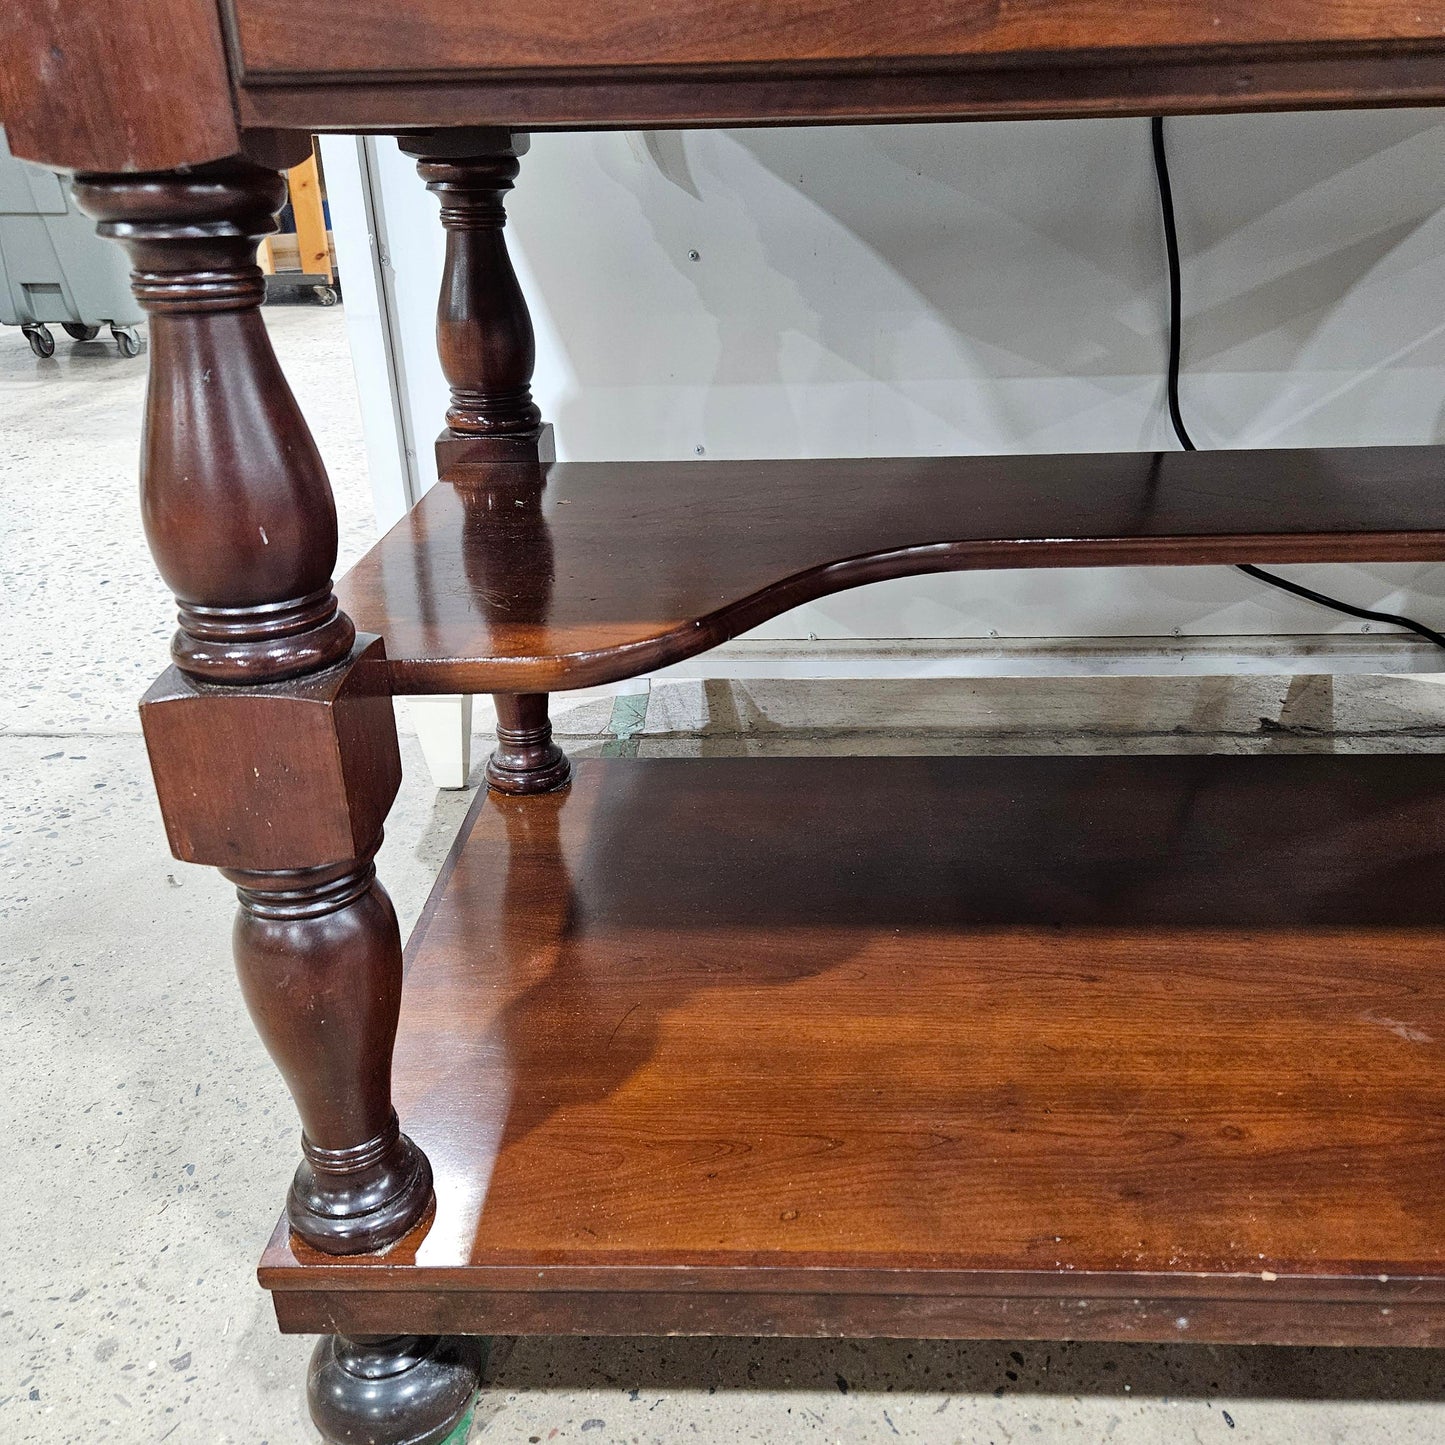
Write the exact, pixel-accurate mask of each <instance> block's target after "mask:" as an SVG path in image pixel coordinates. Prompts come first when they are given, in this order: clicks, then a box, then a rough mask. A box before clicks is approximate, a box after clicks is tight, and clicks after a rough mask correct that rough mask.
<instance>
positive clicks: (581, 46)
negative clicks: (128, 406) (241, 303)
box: [231, 0, 1445, 79]
mask: <svg viewBox="0 0 1445 1445" xmlns="http://www.w3.org/2000/svg"><path fill="white" fill-rule="evenodd" d="M231 8H232V10H233V12H234V14H235V19H236V30H237V35H238V38H239V58H240V60H241V62H242V64H243V66H244V68H245V73H246V77H247V79H254V78H256V77H258V76H261V75H265V74H274V73H281V74H297V75H300V74H309V75H356V74H363V75H402V74H408V73H411V74H444V73H456V72H464V71H473V72H478V73H482V72H487V73H492V74H496V73H498V72H506V71H543V72H548V71H551V72H589V71H591V72H596V71H600V70H607V69H626V68H628V67H646V68H648V69H656V68H659V67H668V66H675V67H684V66H692V67H700V68H701V67H708V68H715V69H727V68H732V69H738V68H742V67H761V66H798V65H808V64H812V65H819V64H828V65H834V66H848V65H852V66H854V67H859V66H863V65H867V66H869V67H873V66H877V65H878V64H880V63H881V64H895V63H899V62H903V63H909V62H917V61H919V60H928V61H951V60H960V59H974V58H980V57H993V58H1007V57H1011V56H1023V55H1048V56H1050V57H1052V58H1053V59H1054V61H1055V62H1056V63H1057V62H1065V63H1066V62H1067V61H1069V60H1070V59H1072V58H1074V57H1091V56H1095V55H1098V54H1100V53H1110V52H1115V53H1118V52H1126V53H1130V52H1131V53H1134V55H1135V56H1136V58H1137V57H1139V56H1142V55H1146V54H1152V53H1154V52H1158V51H1183V50H1190V49H1201V48H1207V49H1209V50H1211V51H1215V52H1221V51H1225V50H1230V49H1234V50H1242V49H1248V50H1250V51H1252V52H1256V53H1257V54H1259V55H1260V57H1261V58H1264V57H1267V56H1270V55H1277V54H1282V53H1285V52H1289V53H1293V54H1296V55H1298V54H1300V53H1301V52H1305V51H1311V50H1313V51H1316V52H1326V51H1329V50H1331V49H1334V50H1338V51H1340V52H1347V51H1355V52H1359V51H1362V50H1363V49H1365V48H1367V47H1368V48H1375V49H1379V48H1387V47H1389V46H1391V45H1394V46H1395V47H1396V48H1398V49H1400V50H1404V49H1405V48H1406V47H1407V46H1408V45H1409V44H1411V43H1421V42H1437V41H1438V40H1439V38H1440V34H1441V31H1442V29H1445V4H1441V3H1440V0H1429V3H1422V4H1408V3H1405V0H1272V3H1268V4H1265V3H1258V0H1255V3H1245V4H1216V5H1200V4H1199V3H1197V0H1131V3H1127V4H1125V3H1120V0H1012V3H1010V4H1008V5H1000V4H999V3H998V0H953V3H950V4H947V5H939V4H937V3H935V0H896V3H894V4H892V5H888V6H880V5H878V4H876V3H875V0H768V3H766V4H760V3H759V0H673V3H671V4H669V5H666V6H659V5H658V4H656V0H589V3H588V4H585V5H578V4H576V3H575V0H534V3H532V4H530V5H523V6H519V5H515V4H512V3H508V0H473V3H467V4H458V3H456V0H310V3H308V4H307V5H306V6H305V7H304V23H298V15H297V7H296V5H295V3H294V0H231Z"/></svg>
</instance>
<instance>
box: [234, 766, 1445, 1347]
mask: <svg viewBox="0 0 1445 1445" xmlns="http://www.w3.org/2000/svg"><path fill="white" fill-rule="evenodd" d="M1442 801H1445V758H1440V757H1428V756H1416V757H1408V758H1406V757H1378V756H1377V757H1368V756H1359V757H1342V758H1334V757H1321V756H1295V757H1269V758H1264V757H1258V758H1254V757H1244V758H1239V757H1236V758H1208V757H1133V758H1058V757H1053V758H966V759H959V758H902V759H888V760H882V759H860V758H834V759H827V758H815V759H792V760H761V759H747V760H742V759H739V760H721V759H711V760H705V761H698V762H693V761H651V762H646V761H645V762H635V761H626V762H623V761H615V762H607V763H599V762H584V763H582V764H581V765H579V768H578V774H577V780H576V782H575V783H574V785H573V787H572V789H571V790H570V791H568V792H563V793H559V794H553V795H548V796H545V797H539V798H532V799H520V800H519V799H510V800H509V799H499V798H498V797H496V796H495V795H492V796H491V797H483V798H479V799H478V801H477V804H476V805H475V807H474V809H473V811H472V814H471V815H470V817H469V820H468V823H467V824H466V826H465V827H464V829H463V832H462V836H461V838H460V839H459V841H458V844H457V847H456V849H455V850H454V852H453V856H452V859H451V861H450V863H449V865H448V868H447V870H446V871H445V872H444V874H443V877H442V879H441V881H440V882H439V884H438V889H437V891H436V893H434V895H433V899H432V901H431V902H430V903H429V904H428V907H427V910H426V912H425V913H424V915H423V919H422V922H421V923H420V924H419V925H418V928H417V930H416V933H415V934H414V936H413V938H412V941H411V944H410V945H409V948H408V960H409V971H408V975H407V981H406V986H405V990H404V1001H403V1008H402V1020H401V1026H400V1031H399V1034H398V1040H397V1048H396V1092H397V1100H398V1107H399V1109H400V1112H401V1116H402V1118H403V1120H404V1121H405V1126H406V1128H407V1130H408V1131H409V1133H411V1135H412V1136H413V1137H414V1138H415V1139H416V1140H417V1142H418V1144H420V1145H421V1146H422V1147H423V1148H424V1149H425V1150H426V1152H427V1154H428V1156H429V1157H430V1159H431V1161H432V1164H433V1166H434V1169H435V1171H436V1181H437V1202H436V1209H435V1212H434V1214H433V1215H432V1216H430V1217H429V1218H428V1219H427V1220H426V1221H424V1222H423V1223H422V1224H421V1225H419V1226H418V1228H417V1229H416V1230H415V1231H414V1232H413V1233H412V1235H410V1236H409V1237H408V1238H407V1239H406V1240H404V1241H402V1242H401V1243H400V1244H399V1245H397V1246H396V1247H395V1248H394V1249H393V1250H391V1251H390V1252H389V1253H386V1254H382V1255H375V1256H368V1257H357V1258H353V1259H347V1260H338V1259H335V1258H331V1257H328V1256H324V1255H320V1254H318V1253H316V1252H315V1251H313V1250H310V1249H308V1248H307V1247H306V1246H305V1245H302V1244H300V1243H298V1242H296V1241H295V1240H293V1239H291V1238H289V1237H288V1236H287V1235H286V1234H285V1233H284V1232H281V1231H278V1233H277V1235H276V1236H275V1237H274V1239H273V1241H272V1244H271V1246H270V1248H269V1249H268V1251H267V1254H266V1257H265V1259H264V1260H263V1263H262V1271H261V1276H262V1282H263V1283H264V1284H265V1285H266V1286H267V1287H268V1288H270V1289H273V1290H275V1291H277V1292H278V1299H277V1308H278V1313H279V1315H280V1318H281V1320H282V1323H283V1326H284V1327H286V1328H292V1329H319V1328H329V1329H342V1330H352V1331H357V1332H362V1333H366V1332H377V1331H380V1330H383V1329H387V1330H397V1329H402V1330H421V1331H424V1332H436V1331H441V1332H454V1331H464V1332H469V1331H474V1330H476V1331H485V1330H492V1329H497V1330H501V1329H505V1330H508V1331H512V1330H516V1331H524V1332H539V1333H553V1332H567V1331H575V1332H583V1333H585V1332H594V1331H596V1332H619V1331H620V1332H632V1331H636V1332H639V1333H665V1332H670V1331H681V1332H694V1333H778V1334H835V1333H837V1334H854V1333H862V1334H868V1333H876V1334H900V1335H928V1334H939V1335H961V1336H970V1335H980V1336H987V1335H998V1334H1005V1335H1007V1334H1018V1335H1025V1336H1027V1335H1032V1336H1036V1337H1055V1336H1065V1337H1071V1338H1090V1337H1092V1338H1106V1339H1122V1338H1128V1339H1179V1338H1184V1339H1205V1340H1216V1341H1246V1340H1249V1341H1273V1342H1278V1343H1283V1342H1295V1343H1343V1342H1347V1341H1353V1342H1360V1341H1365V1340H1370V1341H1373V1342H1375V1343H1410V1344H1425V1343H1433V1344H1439V1343H1442V1342H1445V1231H1442V1230H1441V1229H1440V1227H1439V1225H1440V1205H1439V1201H1440V1199H1441V1198H1442V1197H1445V1150H1442V1148H1441V1147H1440V1146H1441V1137H1440V1135H1441V1124H1440V1120H1441V1118H1442V1117H1445V1072H1442V1071H1441V1069H1440V1067H1439V1052H1440V1049H1441V1047H1442V1042H1441V1041H1442V1040H1445V987H1442V986H1441V983H1440V979H1439V968H1438V960H1439V956H1440V950H1441V945H1442V943H1445V889H1442V887H1441V886H1440V885H1441V883H1442V882H1445V877H1442V872H1445V864H1442V861H1441V859H1442V844H1445V812H1442V807H1441V804H1442Z"/></svg>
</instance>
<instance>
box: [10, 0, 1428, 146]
mask: <svg viewBox="0 0 1445 1445" xmlns="http://www.w3.org/2000/svg"><path fill="white" fill-rule="evenodd" d="M1442 102H1445V3H1441V0H1421V3H1405V0H1228V3H1225V0H1220V3H1214V4H1201V3H1198V0H1008V3H1005V0H952V3H949V4H946V5H938V4H935V3H933V0H894V3H893V4H891V5H879V4H876V3H874V0H671V3H669V4H667V5H665V6H660V5H658V4H657V3H655V0H587V3H580V0H534V3H532V4H529V5H524V6H509V5H504V4H498V3H494V0H491V3H476V0H165V3H164V4H162V3H159V0H128V3H123V4H122V3H117V4H113V5H110V6H107V7H103V8H102V7H97V6H93V5H84V4H80V3H70V4H65V5H61V6H38V5H11V6H6V7H0V118H3V120H4V122H5V124H6V125H7V128H8V130H9V133H10V142H11V146H12V148H13V149H14V151H15V152H16V154H18V155H22V156H25V157H28V158H30V159H34V160H41V161H46V162H49V163H52V164H56V165H61V166H69V167H73V168H76V169H84V170H97V171H107V170H108V171H117V170H120V171H126V170H148V169H161V168H166V167H173V166H176V165H180V164H192V163H197V162H202V161H207V160H214V159H219V158H221V157H224V156H227V155H230V154H233V153H235V152H236V151H238V150H239V149H241V148H242V147H243V146H244V147H246V148H249V149H252V150H253V151H254V149H255V148H256V147H257V146H264V144H265V137H264V136H263V135H260V134H257V132H258V131H261V130H264V129H265V128H268V127H282V128H291V129H300V130H306V131H315V130H327V129H331V130H343V131H352V130H366V129H375V130H381V131H400V130H408V129H416V128H425V127H430V126H444V125H478V124H495V125H503V126H510V127H512V128H514V129H540V128H561V129H567V128H631V127H644V126H698V125H743V124H773V123H784V124H801V123H808V122H830V121H860V120H919V119H977V118H983V117H1001V116H1085V115H1123V114H1133V115H1140V114H1150V113H1162V112H1169V113H1188V112H1207V111H1229V110H1233V111H1238V110H1269V109H1279V108H1305V107H1346V106H1365V105H1429V104H1438V103H1442Z"/></svg>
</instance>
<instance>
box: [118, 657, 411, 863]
mask: <svg viewBox="0 0 1445 1445" xmlns="http://www.w3.org/2000/svg"><path fill="white" fill-rule="evenodd" d="M141 726H142V729H143V731H144V733H145V739H146V748H147V750H148V751H149V753H150V760H151V771H152V773H153V774H154V776H155V783H156V792H157V794H158V795H159V797H160V804H161V813H162V815H163V816H164V818H165V823H166V833H167V836H168V837H169V839H170V845H171V851H172V852H173V853H174V854H175V856H176V857H177V858H180V859H182V860H183V861H185V862H187V863H205V864H210V865H212V866H215V867H219V868H244V869H252V870H255V871H257V872H272V871H280V870H286V869H303V868H317V867H321V866H324V865H326V864H329V863H339V862H344V861H346V860H347V859H351V858H357V857H361V856H364V855H365V854H366V853H367V852H368V851H369V850H370V849H371V848H372V847H374V846H375V843H376V840H377V838H378V837H379V836H380V834H381V826H382V823H383V822H384V821H385V819H386V815H387V813H388V812H389V811H390V809H391V805H392V802H393V801H394V799H395V798H396V793H397V789H398V788H399V787H400V785H401V754H400V752H399V751H398V748H397V741H396V719H395V716H394V714H393V712H392V703H391V690H390V686H389V683H388V680H387V674H386V649H385V646H384V645H383V643H382V641H381V639H380V638H379V637H367V636H364V635H362V636H358V637H357V639H356V645H355V647H354V648H353V649H352V652H351V656H350V657H349V658H348V659H347V661H346V662H344V663H342V664H340V665H339V666H337V667H332V668H327V669H326V670H325V671H323V672H319V673H313V674H310V675H309V676H306V677H298V678H291V679H288V680H287V681H285V682H280V683H271V684H267V685H264V686H258V687H219V686H214V685H210V684H206V683H199V682H196V681H194V680H193V679H191V678H189V677H187V676H186V675H185V674H184V673H182V672H180V671H179V670H178V669H177V668H174V667H171V668H168V669H167V670H166V671H165V672H164V673H163V674H162V675H161V677H160V678H159V679H158V680H157V681H156V683H155V684H154V685H153V686H152V687H151V689H150V691H149V692H147V693H146V695H145V697H144V698H143V699H142V700H141Z"/></svg>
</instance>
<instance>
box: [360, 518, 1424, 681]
mask: <svg viewBox="0 0 1445 1445" xmlns="http://www.w3.org/2000/svg"><path fill="white" fill-rule="evenodd" d="M1371 542H1372V543H1374V544H1376V546H1375V548H1374V549H1372V550H1374V551H1377V553H1378V555H1373V556H1372V557H1371V559H1370V560H1373V561H1378V562H1434V561H1439V560H1441V559H1442V556H1445V535H1442V534H1440V533H1435V532H1414V533H1411V532H1402V533H1393V534H1376V535H1374V536H1372V537H1371ZM1204 543H1205V547H1206V548H1207V551H1208V553H1209V555H1208V557H1207V558H1204V559H1201V558H1200V555H1199V554H1200V551H1201V539H1200V538H1198V537H1147V538H1146V537H1137V538H1135V537H1131V538H1117V537H1113V538H1090V539H1067V540H1065V539H1045V538H1033V539H1009V540H989V541H980V540H977V539H971V540H969V541H964V542H933V543H926V544H921V545H918V546H912V547H902V548H894V549H890V550H888V551H884V552H873V553H864V554H862V555H860V556H856V557H848V558H843V559H841V560H838V561H831V562H823V563H819V564H818V565H816V566H814V567H810V568H808V569H806V570H804V571H801V572H795V573H793V574H791V575H790V576H787V577H783V578H780V579H779V580H778V581H777V582H775V583H772V584H770V585H768V586H766V587H763V588H761V589H758V590H755V591H753V592H751V593H749V594H747V595H745V596H742V597H739V598H738V599H737V600H736V601H734V602H729V603H727V604H726V605H724V606H722V607H719V608H717V609H715V610H714V611H712V612H709V613H707V614H705V615H703V616H700V617H697V618H693V619H690V620H685V621H683V622H680V623H678V624H676V625H674V626H671V627H667V628H665V629H662V630H659V631H658V632H657V633H656V634H655V635H653V636H650V637H641V638H638V639H636V640H634V641H629V642H623V643H619V644H618V645H617V646H614V647H606V648H595V649H589V650H585V651H576V652H557V653H549V654H544V655H540V656H530V657H527V656H479V657H465V658H463V657H446V658H417V657H399V658H388V661H387V668H388V676H389V678H390V680H391V686H392V692H393V693H394V694H396V695H397V696H424V695H427V694H446V693H457V692H461V693H492V692H516V693H520V692H565V691H570V690H574V689H579V688H589V687H601V686H605V685H607V684H609V683H614V682H622V681H624V680H626V679H627V678H632V677H639V676H642V675H643V674H646V673H651V672H656V671H659V670H660V669H662V668H664V667H670V666H671V665H672V664H673V663H678V662H685V661H687V660H688V659H689V658H693V657H696V656H698V655H699V654H700V653H704V652H708V651H711V650H712V649H713V648H714V647H719V646H721V645H722V644H723V643H725V642H730V641H732V640H733V639H734V638H736V637H739V636H741V635H742V634H743V633H745V632H748V631H751V630H752V629H753V628H754V627H759V626H761V625H762V624H763V623H764V622H768V621H770V620H771V619H772V618H774V617H779V616H781V615H782V614H783V613H785V612H790V611H792V610H793V609H794V608H795V607H801V606H804V605H805V604H807V603H809V602H816V601H819V600H820V599H821V598H824V597H830V596H833V595H835V594H837V593H839V592H846V591H850V590H852V589H853V588H857V587H865V586H868V585H869V584H870V583H874V582H887V581H893V580H896V579H901V578H906V577H922V576H928V575H931V574H937V573H946V572H962V571H998V570H1004V569H1008V568H1014V567H1035V568H1039V567H1113V566H1138V565H1150V566H1180V565H1186V566H1187V565H1209V566H1232V565H1236V564H1238V563H1242V562H1253V563H1257V564H1280V563H1290V562H1313V563H1328V562H1358V561H1360V560H1362V559H1361V556H1360V540H1359V538H1358V537H1354V536H1351V535H1349V534H1340V535H1337V536H1329V535H1311V536H1298V537H1289V538H1283V539H1282V538H1280V537H1278V536H1270V537H1259V536H1230V537H1210V538H1208V539H1204Z"/></svg>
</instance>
